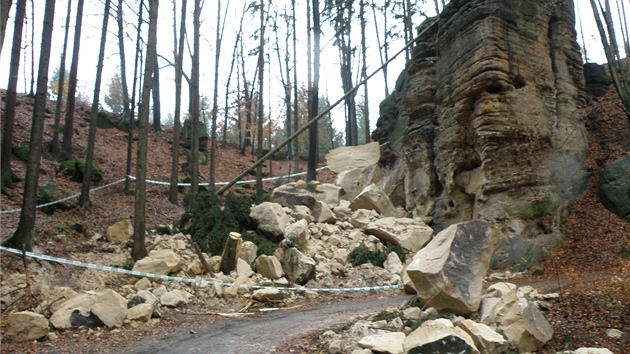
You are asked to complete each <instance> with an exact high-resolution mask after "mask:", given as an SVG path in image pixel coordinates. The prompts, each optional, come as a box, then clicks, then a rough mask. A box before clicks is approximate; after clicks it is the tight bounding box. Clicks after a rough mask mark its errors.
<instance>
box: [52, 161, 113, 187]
mask: <svg viewBox="0 0 630 354" xmlns="http://www.w3.org/2000/svg"><path fill="white" fill-rule="evenodd" d="M57 173H59V174H62V175H64V176H69V177H71V178H72V180H73V181H75V182H81V181H83V174H84V173H85V159H76V160H65V161H62V162H61V163H60V164H59V166H58V167H57ZM102 180H103V170H101V167H100V166H99V165H98V164H97V163H96V162H92V182H101V181H102Z"/></svg>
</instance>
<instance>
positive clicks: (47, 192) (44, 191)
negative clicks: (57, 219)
mask: <svg viewBox="0 0 630 354" xmlns="http://www.w3.org/2000/svg"><path fill="white" fill-rule="evenodd" d="M66 196H68V193H67V192H66V191H62V190H59V188H57V186H55V185H54V184H52V183H46V184H44V185H43V186H41V187H39V193H38V196H37V204H38V205H40V204H47V203H51V202H54V201H55V200H59V199H62V198H64V197H66ZM57 209H60V210H68V209H70V206H69V205H68V204H67V203H66V202H61V203H57V204H53V205H49V206H46V207H43V208H40V210H41V211H43V212H44V213H46V214H49V215H50V214H52V213H54V212H55V210H57Z"/></svg>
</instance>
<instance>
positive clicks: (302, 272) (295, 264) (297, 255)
mask: <svg viewBox="0 0 630 354" xmlns="http://www.w3.org/2000/svg"><path fill="white" fill-rule="evenodd" d="M282 268H283V269H284V273H285V274H286V275H287V277H288V278H289V280H290V281H291V282H292V283H295V284H299V285H304V284H306V282H307V281H309V280H311V279H313V278H314V277H315V261H314V260H313V259H312V258H310V257H307V256H305V255H304V254H302V252H300V251H299V250H298V249H297V248H295V247H292V248H289V249H288V250H286V251H285V252H284V258H283V260H282Z"/></svg>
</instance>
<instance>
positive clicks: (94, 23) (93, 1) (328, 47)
mask: <svg viewBox="0 0 630 354" xmlns="http://www.w3.org/2000/svg"><path fill="white" fill-rule="evenodd" d="M72 1H73V7H76V5H75V4H76V2H77V0H72ZM136 1H137V0H131V1H129V3H130V4H131V3H135V2H136ZM33 2H34V4H35V5H34V6H35V31H34V33H35V48H36V52H35V61H37V60H38V58H39V53H38V52H37V49H38V45H39V41H40V36H41V20H42V17H43V8H44V4H45V0H33ZM113 2H114V3H117V1H115V0H113ZM297 2H298V3H302V5H300V7H299V8H298V10H297V17H298V22H297V26H298V28H297V32H298V54H297V62H298V64H297V72H298V81H300V82H301V83H305V82H306V62H307V59H306V58H307V56H306V43H305V42H306V40H305V38H306V35H305V32H306V6H305V5H304V2H303V1H299V0H298V1H297ZM30 3H31V1H29V5H28V6H27V16H28V24H27V25H26V26H25V27H24V28H25V31H26V33H25V34H24V38H25V39H24V40H23V42H22V43H23V46H30V36H31V7H30ZM67 3H68V0H57V6H56V12H55V28H54V34H53V35H54V40H53V48H52V54H51V64H50V73H51V74H52V72H53V70H54V69H55V68H57V67H59V58H60V56H61V49H62V45H63V33H64V28H63V26H64V25H65V16H66V9H67ZM177 3H178V4H177V5H178V7H179V6H180V1H177ZM193 3H194V0H188V8H189V10H190V12H189V15H188V20H189V21H192V6H193ZM221 3H222V6H223V7H224V8H223V9H222V14H223V13H224V11H225V6H226V4H227V0H222V1H221ZM245 3H246V1H244V0H231V1H230V7H229V9H228V12H227V19H228V20H227V22H226V28H225V35H224V39H223V45H222V48H221V61H220V68H219V82H220V83H222V84H220V85H219V99H218V102H219V108H222V107H223V105H224V95H225V82H226V81H227V77H228V73H229V70H230V61H231V57H232V52H233V49H234V43H235V40H236V32H237V31H238V27H239V20H240V17H241V13H242V9H243V5H244V4H245ZM432 3H433V2H431V1H429V2H428V4H427V5H424V7H423V8H422V9H423V11H425V12H426V13H427V14H428V15H429V16H431V15H435V9H434V7H433V5H432ZM613 3H614V1H613ZM274 4H275V8H276V9H277V11H278V12H279V13H282V12H283V11H284V8H285V6H286V8H287V9H288V8H289V7H290V0H275V1H274ZM131 5H133V4H131ZM216 5H217V3H216V0H214V1H213V0H206V1H205V5H204V9H203V12H202V24H201V27H202V28H201V33H202V40H201V51H202V55H201V93H202V95H205V96H207V97H208V98H209V99H210V101H211V99H212V95H213V79H214V56H215V54H214V53H215V51H214V47H215V44H214V43H215V31H216V27H215V23H216ZM575 6H576V14H577V12H578V11H579V12H580V14H581V18H582V24H583V26H584V32H585V33H584V36H585V41H586V48H587V53H588V56H589V60H590V61H594V62H599V63H602V62H604V60H605V58H604V55H603V49H602V46H601V43H600V42H599V36H598V35H597V31H596V27H595V23H594V20H593V16H592V10H591V7H590V5H589V1H588V0H576V1H575ZM135 10H137V9H135ZM626 10H630V9H626ZM14 11H15V5H14V6H13V7H12V9H11V13H10V18H9V23H8V24H7V31H6V35H5V42H4V46H3V51H2V55H1V57H0V87H2V88H6V85H7V82H8V71H9V59H10V58H9V57H10V50H11V40H12V33H13V17H14ZM102 11H103V5H102V3H101V1H100V0H85V9H84V21H83V30H82V36H81V37H82V42H81V55H80V59H79V63H80V65H79V74H78V77H79V80H80V82H79V84H80V90H81V91H82V92H84V93H85V94H86V95H87V96H88V97H89V98H90V99H91V98H92V91H93V87H92V86H93V82H94V79H95V78H94V76H95V71H96V70H95V68H96V62H97V58H98V46H99V36H100V31H101V29H100V26H101V23H102ZM178 12H179V9H178ZM615 13H616V12H615ZM145 15H146V13H145ZM357 15H358V14H357ZM367 15H368V16H367V20H368V22H369V23H368V29H367V30H366V31H367V34H368V55H367V56H368V58H369V60H368V64H369V67H368V74H369V73H370V72H372V71H373V70H374V69H376V68H378V67H379V66H380V59H379V53H378V45H377V40H376V36H375V33H374V29H373V26H372V25H371V23H372V22H373V17H372V13H371V12H370V11H368V14H367ZM74 16H75V9H73V12H72V15H71V26H70V27H71V30H70V35H69V36H70V38H69V41H70V43H72V36H73V29H74ZM125 16H126V18H125V19H126V20H128V21H132V22H134V23H135V22H136V21H137V19H134V15H133V13H132V12H131V11H130V9H129V8H127V7H125ZM178 16H179V13H178ZM258 16H259V14H258V13H254V14H247V15H245V20H244V21H243V24H244V26H243V30H244V38H246V39H247V42H246V45H245V47H246V48H245V51H247V50H248V49H249V50H251V49H253V48H254V47H255V46H256V43H257V41H256V40H255V39H254V38H250V37H251V36H252V35H253V34H254V32H255V31H256V30H257V29H258V27H259V17H258ZM378 20H379V21H381V19H380V18H379V19H378ZM277 21H278V26H280V27H281V28H280V30H279V37H280V43H281V47H282V46H283V43H284V35H285V30H284V26H285V23H284V20H283V19H282V18H278V20H277ZM388 21H389V23H388V25H389V26H391V25H392V24H395V23H396V20H394V18H393V15H392V16H391V18H390V19H389V20H388ZM414 21H415V23H414V25H416V26H417V25H418V24H419V23H420V22H421V18H420V16H419V15H416V17H415V19H414ZM159 22H160V25H159V26H158V27H159V32H158V53H159V54H161V55H163V56H165V57H167V58H169V59H170V60H172V57H173V54H172V51H173V32H172V22H173V3H172V1H168V0H162V1H160V9H159ZM576 22H577V28H576V29H577V31H578V42H579V43H580V44H581V43H582V39H581V35H580V28H579V26H580V24H579V21H576ZM379 25H380V26H382V23H379ZM398 26H402V24H398ZM146 27H147V26H145V31H146ZM109 30H110V32H109V34H108V38H107V46H106V60H105V67H104V78H103V86H102V88H101V102H102V98H103V96H104V94H105V93H106V84H107V83H108V82H109V79H110V77H111V76H112V75H113V73H114V72H115V70H116V68H117V65H119V62H120V59H119V56H118V36H117V35H116V33H117V30H116V21H115V20H114V19H113V18H112V19H110V23H109ZM192 31H193V29H192V26H191V25H189V26H188V33H189V37H190V38H191V42H190V46H191V47H192ZM352 31H353V33H354V34H355V36H354V39H353V40H354V41H355V42H354V44H356V45H357V46H358V45H360V42H359V39H360V37H359V35H360V27H359V24H358V21H357V22H356V23H355V24H354V25H353V28H352ZM127 33H128V35H129V36H130V37H132V38H135V33H133V29H132V27H131V26H128V27H127ZM269 35H271V37H270V38H269V39H270V41H271V42H275V34H274V33H272V32H271V31H269V30H268V31H267V36H269ZM332 36H333V32H332V30H331V28H330V27H329V26H325V27H324V33H323V39H322V47H323V52H322V63H321V65H322V67H321V81H320V95H322V94H323V95H326V96H328V98H329V101H330V102H334V101H336V100H337V99H339V98H340V97H341V96H342V95H343V90H342V89H341V81H340V74H339V60H338V51H337V48H336V47H335V46H333V44H332V41H331V40H330V39H331V37H332ZM145 38H146V37H145ZM125 44H126V50H125V51H126V56H127V59H128V60H127V61H128V63H129V64H128V66H127V68H128V69H127V70H128V77H129V78H131V76H132V70H133V54H134V53H133V51H134V44H133V42H132V41H131V40H129V39H128V40H127V41H126V43H125ZM403 46H404V41H403V40H397V41H393V42H392V43H391V47H390V53H391V54H393V53H395V52H397V51H398V50H399V49H400V48H402V47H403ZM266 51H267V52H268V53H269V54H270V55H271V58H270V60H271V65H270V66H268V70H269V69H270V70H271V75H270V74H269V71H267V70H266V72H265V77H266V79H265V81H268V79H269V78H270V79H271V86H266V87H265V105H269V104H271V110H272V112H273V114H272V115H273V116H274V119H276V118H277V119H282V115H283V111H284V108H283V103H282V95H283V91H282V87H281V85H280V75H279V67H278V59H277V57H276V53H275V52H274V51H271V46H267V49H266ZM391 54H390V55H391ZM70 60H71V49H69V53H68V55H67V61H66V67H67V68H69V67H70ZM256 60H257V59H256V57H255V56H251V57H249V58H247V63H246V65H247V70H248V76H247V77H248V78H249V79H250V80H251V79H252V78H253V72H254V69H255V65H256ZM187 61H188V63H186V64H185V65H184V70H185V71H186V72H188V73H189V72H190V69H189V68H190V58H189V57H188V58H187ZM30 63H31V53H30V47H29V50H27V51H23V54H22V62H21V68H20V79H19V82H18V91H19V92H25V91H27V90H29V87H30V77H31V64H30ZM24 64H25V65H24ZM358 65H359V62H358V61H357V65H355V69H354V70H355V72H354V73H353V74H354V75H355V77H357V68H358ZM160 66H161V67H162V68H163V69H162V70H161V71H160V79H161V81H160V83H161V100H162V111H163V113H162V116H163V119H166V116H167V114H168V113H172V112H173V111H174V82H173V77H174V74H173V71H174V70H173V69H172V68H171V67H168V66H167V62H166V61H164V60H162V59H160ZM403 67H404V55H401V56H400V57H399V58H398V60H396V61H394V62H393V63H392V64H391V65H390V68H389V77H388V82H389V87H390V90H391V89H392V87H393V85H394V82H395V80H396V78H397V76H398V74H399V73H400V71H401V69H402V68H403ZM35 70H37V65H35ZM235 77H236V68H235V69H234V73H233V77H232V81H231V85H230V86H231V88H232V89H233V90H235V89H236V82H235ZM25 78H26V79H25ZM128 81H129V82H128V83H129V85H130V86H131V79H129V80H128ZM266 85H268V84H266ZM186 86H187V85H184V92H183V100H184V101H183V107H187V97H188V96H187V87H186ZM369 91H370V93H369V95H370V97H369V102H370V122H371V129H374V127H375V123H376V120H377V118H378V104H379V103H380V101H381V100H382V99H383V98H384V96H385V94H384V84H383V76H382V74H380V73H379V74H378V75H376V76H375V77H374V78H373V79H372V80H371V81H370V84H369ZM362 95H363V90H362V89H361V90H360V91H359V95H358V97H357V101H362ZM209 104H211V103H209ZM268 109H269V106H267V108H266V109H265V112H267V111H268ZM184 111H185V109H184ZM333 119H334V121H335V125H336V127H337V128H338V129H341V130H343V127H344V114H343V109H342V108H341V106H340V108H339V109H336V110H334V111H333Z"/></svg>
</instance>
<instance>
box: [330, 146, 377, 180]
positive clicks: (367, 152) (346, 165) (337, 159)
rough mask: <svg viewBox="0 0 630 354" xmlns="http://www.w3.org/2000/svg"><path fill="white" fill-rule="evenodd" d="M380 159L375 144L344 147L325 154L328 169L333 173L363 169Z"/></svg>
mask: <svg viewBox="0 0 630 354" xmlns="http://www.w3.org/2000/svg"><path fill="white" fill-rule="evenodd" d="M380 157H381V148H380V147H379V144H378V143H377V142H373V143H369V144H365V145H360V146H344V147H340V148H336V149H333V150H330V151H329V152H328V153H327V154H326V163H327V164H328V169H330V170H331V171H333V172H335V173H340V172H342V171H347V170H352V169H356V168H364V167H367V166H371V165H374V164H376V163H377V162H378V160H379V159H380Z"/></svg>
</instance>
